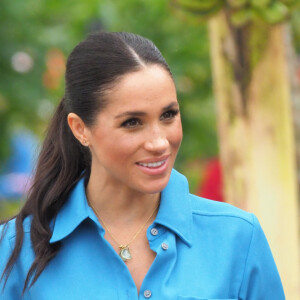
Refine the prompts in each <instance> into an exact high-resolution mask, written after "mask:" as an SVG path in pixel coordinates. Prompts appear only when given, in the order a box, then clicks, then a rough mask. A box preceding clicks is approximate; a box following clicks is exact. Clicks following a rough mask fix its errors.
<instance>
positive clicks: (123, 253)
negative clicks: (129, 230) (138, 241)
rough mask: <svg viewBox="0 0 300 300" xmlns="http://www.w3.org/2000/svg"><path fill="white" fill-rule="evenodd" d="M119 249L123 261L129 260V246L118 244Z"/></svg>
mask: <svg viewBox="0 0 300 300" xmlns="http://www.w3.org/2000/svg"><path fill="white" fill-rule="evenodd" d="M119 248H120V249H121V250H120V256H121V258H122V259H123V261H124V262H126V261H127V260H130V259H131V258H132V257H131V253H130V251H129V247H128V246H122V245H121V246H119Z"/></svg>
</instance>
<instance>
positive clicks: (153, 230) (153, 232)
mask: <svg viewBox="0 0 300 300" xmlns="http://www.w3.org/2000/svg"><path fill="white" fill-rule="evenodd" d="M150 232H151V234H152V235H158V230H157V229H156V228H152V229H151V231H150Z"/></svg>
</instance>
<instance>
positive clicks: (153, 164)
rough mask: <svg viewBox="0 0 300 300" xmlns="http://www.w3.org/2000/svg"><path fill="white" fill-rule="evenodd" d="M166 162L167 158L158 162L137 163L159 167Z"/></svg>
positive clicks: (148, 166)
mask: <svg viewBox="0 0 300 300" xmlns="http://www.w3.org/2000/svg"><path fill="white" fill-rule="evenodd" d="M165 162H166V159H164V160H161V161H157V162H151V163H137V164H138V165H139V166H142V167H147V168H157V167H160V166H161V165H163V164H164V163H165Z"/></svg>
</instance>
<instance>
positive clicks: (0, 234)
mask: <svg viewBox="0 0 300 300" xmlns="http://www.w3.org/2000/svg"><path fill="white" fill-rule="evenodd" d="M30 226H31V217H27V218H25V220H24V221H23V231H24V233H29V232H30ZM16 232H17V231H16V218H13V219H11V220H9V221H8V222H5V223H3V224H0V241H1V240H3V239H5V240H14V239H15V237H16V234H17V233H16Z"/></svg>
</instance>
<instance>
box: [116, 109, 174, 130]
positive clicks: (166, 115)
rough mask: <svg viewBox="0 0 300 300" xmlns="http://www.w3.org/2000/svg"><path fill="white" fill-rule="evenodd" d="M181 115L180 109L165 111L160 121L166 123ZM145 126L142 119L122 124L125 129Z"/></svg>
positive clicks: (131, 119) (132, 119)
mask: <svg viewBox="0 0 300 300" xmlns="http://www.w3.org/2000/svg"><path fill="white" fill-rule="evenodd" d="M178 114H179V109H171V110H168V111H165V112H164V113H163V114H162V115H161V116H160V118H159V119H160V120H161V121H164V122H168V121H172V120H173V119H174V118H175V117H176V116H177V115H178ZM141 125H143V122H142V120H141V119H140V118H136V117H134V118H130V119H127V120H126V121H124V122H123V123H122V124H121V127H124V128H136V127H139V126H141Z"/></svg>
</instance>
